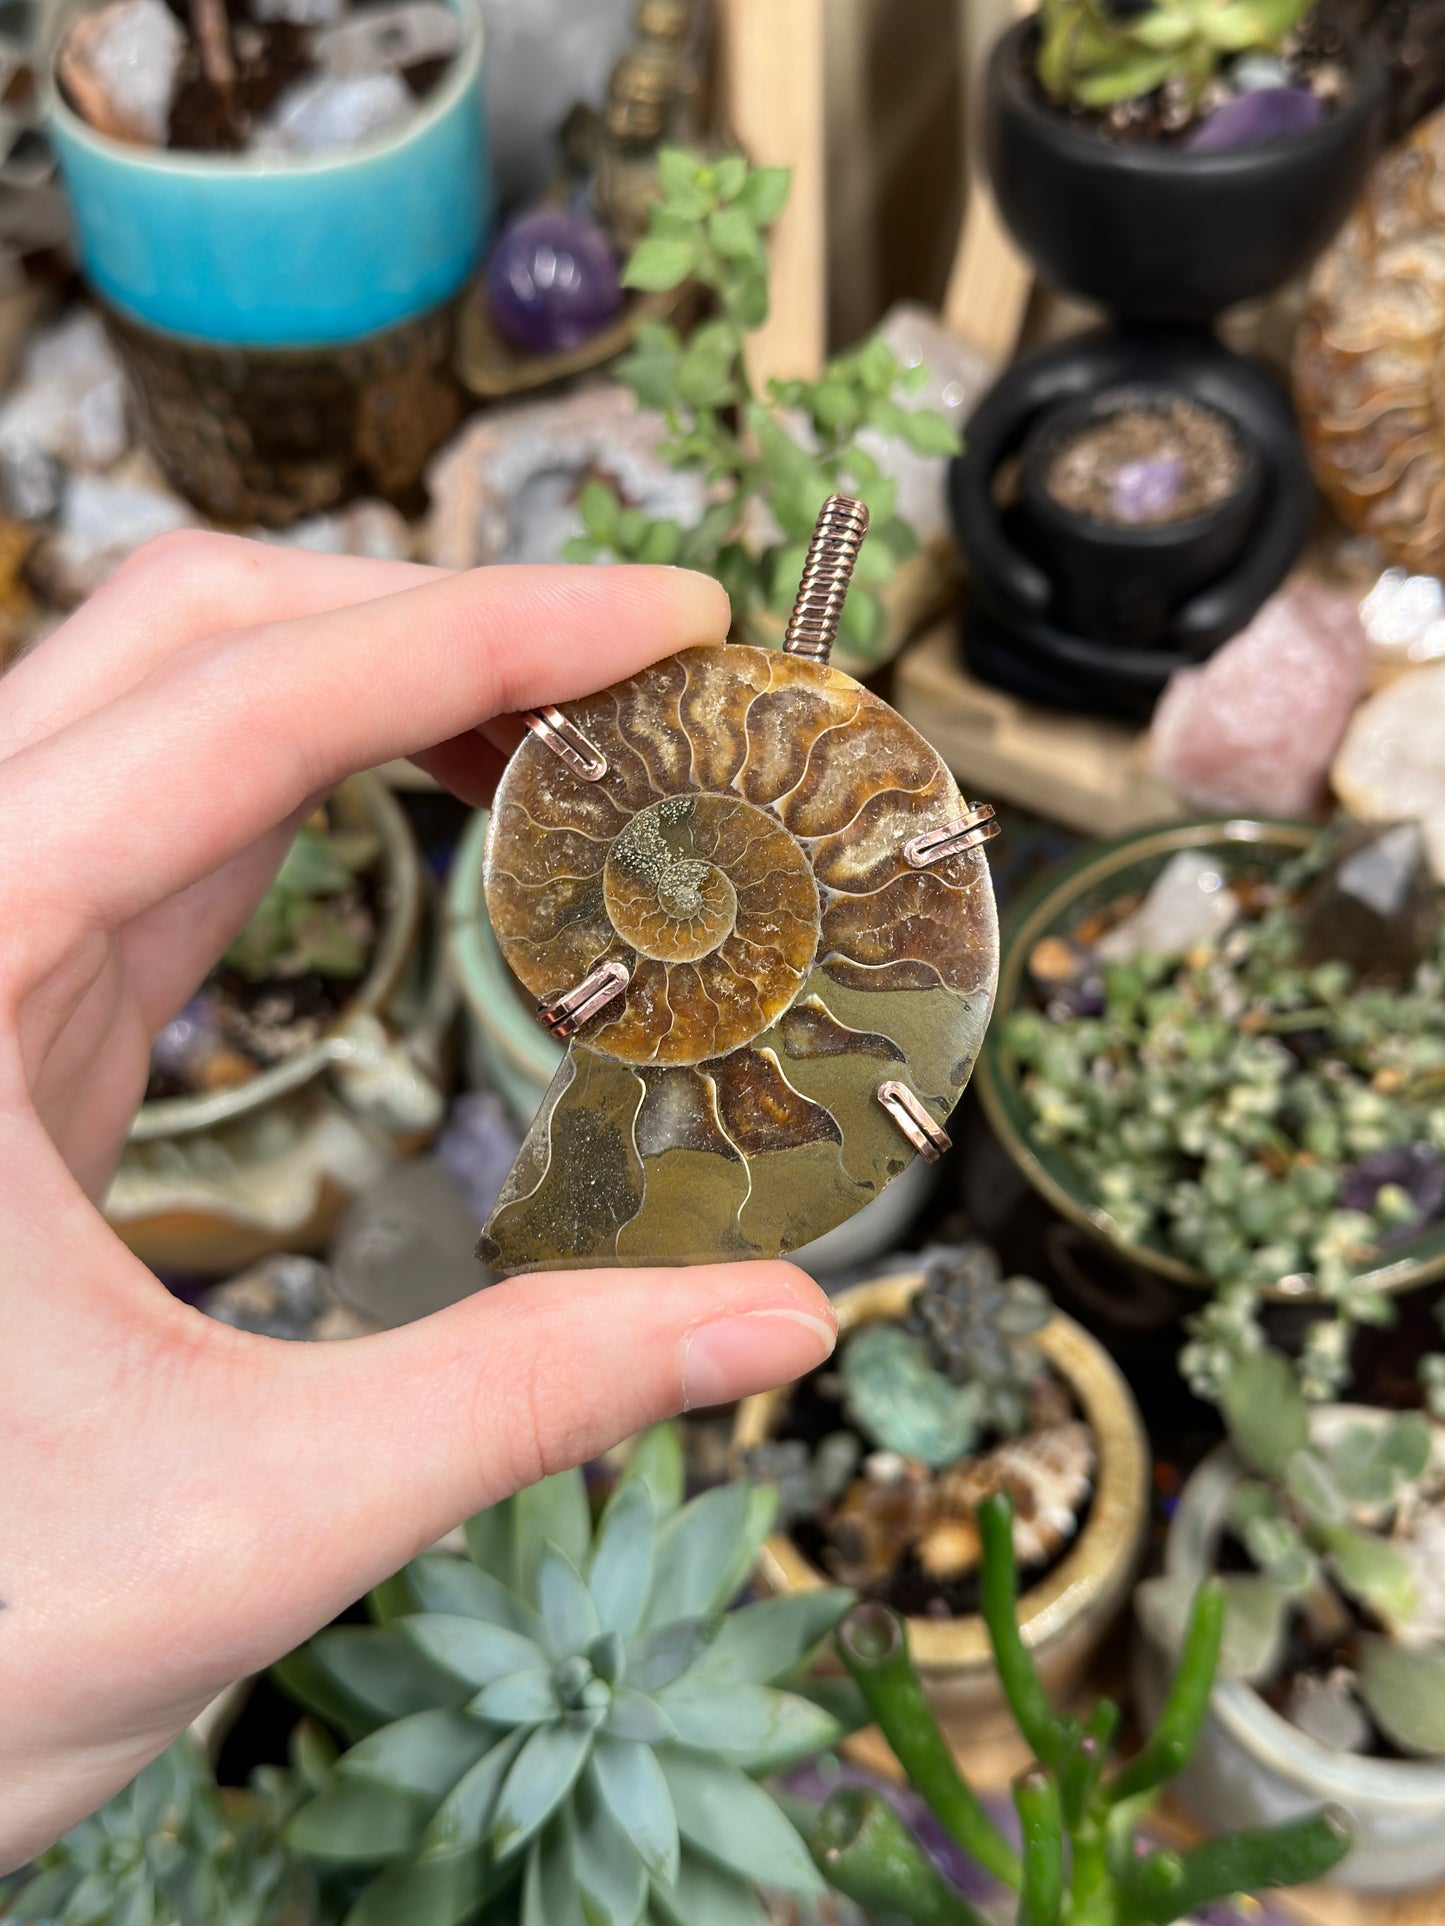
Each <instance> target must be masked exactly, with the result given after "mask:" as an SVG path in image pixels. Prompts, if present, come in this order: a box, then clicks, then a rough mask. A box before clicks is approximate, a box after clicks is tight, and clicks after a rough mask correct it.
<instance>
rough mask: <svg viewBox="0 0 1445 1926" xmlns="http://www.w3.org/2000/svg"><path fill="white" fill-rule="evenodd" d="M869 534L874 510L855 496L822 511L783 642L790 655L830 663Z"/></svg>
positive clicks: (839, 498)
mask: <svg viewBox="0 0 1445 1926" xmlns="http://www.w3.org/2000/svg"><path fill="white" fill-rule="evenodd" d="M867 533H868V510H867V509H866V508H865V507H864V506H863V504H862V502H860V501H855V500H854V498H853V497H852V496H851V495H830V496H829V497H828V499H827V501H825V502H824V504H823V506H822V508H821V509H819V511H818V519H817V521H816V522H815V523H814V525H813V534H812V539H811V540H810V541H809V543H808V553H807V557H806V559H805V560H804V562H803V579H802V581H801V582H800V583H799V584H798V597H797V600H796V601H795V602H794V603H793V613H792V614H791V615H790V616H789V618H788V628H787V633H786V634H785V636H784V637H783V652H784V654H785V655H802V656H807V657H808V659H809V660H810V661H813V662H826V661H827V660H828V656H829V654H830V652H831V650H832V647H833V642H834V638H835V637H836V636H837V633H838V624H839V622H840V621H841V620H842V619H843V604H844V602H845V601H846V600H847V596H848V583H849V582H850V580H851V579H852V575H853V565H854V563H855V562H856V561H857V560H858V551H859V549H860V548H861V547H862V546H863V537H864V536H865V535H866V534H867Z"/></svg>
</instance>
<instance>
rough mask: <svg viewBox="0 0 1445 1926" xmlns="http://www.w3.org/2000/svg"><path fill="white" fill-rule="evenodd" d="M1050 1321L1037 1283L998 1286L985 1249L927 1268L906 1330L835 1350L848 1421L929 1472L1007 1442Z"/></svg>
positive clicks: (1021, 1424)
mask: <svg viewBox="0 0 1445 1926" xmlns="http://www.w3.org/2000/svg"><path fill="white" fill-rule="evenodd" d="M1052 1315H1053V1305H1052V1303H1051V1302H1050V1300H1049V1296H1048V1293H1047V1292H1046V1291H1045V1290H1044V1288H1043V1286H1042V1285H1041V1284H1036V1283H1035V1282H1034V1281H1033V1279H1032V1278H1028V1277H1010V1278H1004V1277H1003V1276H1001V1274H1000V1267H999V1263H998V1259H997V1258H996V1257H995V1255H994V1253H993V1252H992V1251H991V1250H989V1248H988V1247H987V1246H986V1245H984V1244H980V1243H969V1244H965V1245H963V1246H962V1247H961V1248H960V1249H959V1250H958V1251H957V1252H956V1253H947V1254H945V1255H943V1256H941V1257H939V1258H937V1259H936V1260H935V1261H934V1262H933V1263H932V1264H930V1265H929V1267H928V1270H927V1272H926V1275H925V1278H924V1283H923V1288H922V1289H921V1290H920V1291H919V1293H918V1295H917V1296H916V1297H915V1298H914V1300H913V1304H912V1307H911V1310H910V1313H909V1316H908V1318H907V1320H906V1321H905V1322H904V1323H901V1324H893V1323H878V1324H868V1325H865V1326H864V1327H863V1329H862V1330H860V1331H858V1332H857V1333H856V1334H855V1335H854V1336H853V1337H851V1338H850V1339H849V1340H848V1342H847V1344H846V1345H845V1346H844V1347H843V1354H842V1360H841V1365H840V1369H841V1372H842V1378H843V1386H844V1397H845V1400H846V1405H847V1411H848V1416H849V1417H850V1419H851V1420H852V1422H853V1423H854V1425H855V1426H856V1427H857V1429H858V1430H859V1431H860V1432H862V1434H863V1435H864V1437H865V1438H867V1439H868V1440H869V1441H870V1443H872V1444H874V1445H877V1446H879V1447H880V1448H881V1449H883V1450H885V1451H896V1452H898V1453H899V1454H900V1455H901V1456H903V1457H905V1458H916V1459H918V1460H920V1461H921V1462H922V1463H923V1464H925V1465H928V1466H929V1467H930V1468H931V1469H933V1470H935V1471H938V1470H942V1469H943V1467H944V1466H945V1465H950V1464H954V1463H956V1462H957V1460H958V1459H960V1458H963V1457H966V1456H967V1455H968V1454H969V1453H970V1452H971V1451H973V1450H975V1449H976V1448H977V1446H978V1445H979V1443H980V1441H981V1440H983V1439H985V1438H988V1437H994V1438H1015V1437H1017V1436H1018V1435H1019V1434H1020V1432H1022V1431H1023V1430H1024V1429H1025V1428H1026V1426H1027V1424H1028V1418H1029V1393H1030V1392H1031V1390H1032V1389H1033V1386H1034V1384H1035V1382H1036V1381H1037V1379H1038V1377H1039V1374H1040V1372H1041V1371H1042V1370H1043V1362H1044V1361H1043V1354H1042V1352H1041V1351H1040V1350H1039V1347H1038V1345H1037V1343H1036V1342H1035V1338H1036V1337H1037V1334H1038V1332H1039V1331H1041V1330H1042V1329H1043V1327H1044V1325H1045V1324H1047V1323H1048V1321H1049V1319H1050V1317H1051V1316H1052Z"/></svg>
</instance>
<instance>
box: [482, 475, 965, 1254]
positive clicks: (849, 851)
mask: <svg viewBox="0 0 1445 1926" xmlns="http://www.w3.org/2000/svg"><path fill="white" fill-rule="evenodd" d="M866 526H867V517H866V513H865V512H864V511H863V510H862V508H861V506H860V505H859V504H857V503H853V502H849V501H847V500H846V499H844V498H842V497H834V498H833V499H832V500H831V501H830V502H829V503H828V504H827V505H826V506H825V508H824V511H823V515H822V517H821V519H820V521H819V524H818V528H817V530H816V531H815V534H814V538H813V546H812V548H811V549H810V551H809V562H808V568H807V569H806V570H805V574H804V583H803V589H802V591H801V593H800V595H799V599H798V604H797V607H796V608H795V610H794V615H793V620H792V623H791V624H790V625H789V631H788V642H787V645H786V647H785V649H784V651H783V652H781V653H779V652H777V651H774V650H770V649H761V648H751V647H747V646H744V645H741V644H737V643H725V644H720V645H716V646H708V647H702V648H692V649H685V650H683V651H682V652H681V653H680V654H678V655H675V656H672V657H671V658H669V659H668V660H667V661H664V662H659V663H657V664H656V665H655V666H654V667H652V668H650V669H645V670H643V671H642V673H641V674H639V675H635V676H631V677H629V678H628V680H627V681H625V682H620V683H618V684H616V685H615V686H614V687H613V688H610V689H605V690H603V692H602V693H601V694H600V695H595V696H589V697H586V698H584V699H583V700H580V701H576V702H569V703H567V704H566V705H565V707H564V708H563V709H561V710H557V709H549V710H547V711H545V712H544V713H543V714H542V715H539V716H533V717H529V718H528V721H529V724H530V727H531V733H530V734H529V735H528V737H527V739H526V740H525V741H524V742H523V744H522V746H521V747H520V748H519V749H518V751H517V753H516V755H515V756H514V757H513V759H512V761H511V763H510V764H509V765H508V767H507V770H506V772H505V774H504V776H503V778H502V781H501V784H500V786H499V788H498V790H497V797H496V802H495V805H494V807H493V811H492V819H491V827H490V832H489V835H488V840H487V851H486V866H485V878H486V898H487V908H488V911H489V914H490V916H491V921H492V926H493V928H494V930H495V932H496V937H497V941H498V944H499V945H500V947H501V950H502V954H503V955H504V956H505V958H506V960H507V962H508V964H509V965H510V967H511V969H512V971H513V973H514V974H515V975H516V976H517V977H518V978H519V979H520V980H521V982H522V983H523V985H524V986H525V987H526V988H527V989H528V990H530V991H531V992H532V993H533V994H534V995H535V996H537V997H539V998H540V999H541V1002H540V1005H539V1015H540V1016H541V1017H542V1018H543V1020H544V1021H546V1022H548V1023H549V1024H550V1025H551V1027H552V1028H553V1030H554V1031H555V1032H556V1034H557V1035H559V1036H562V1037H566V1038H568V1039H570V1041H569V1047H568V1052H567V1056H566V1058H565V1060H564V1061H563V1063H562V1066H561V1068H560V1069H559V1070H558V1072H557V1075H556V1077H555V1079H554V1080H553V1083H552V1086H551V1088H550V1090H549V1091H548V1092H547V1095H546V1097H545V1099H544V1100H543V1104H542V1108H541V1110H540V1111H539V1113H538V1115H537V1118H536V1121H535V1122H534V1124H533V1125H532V1128H531V1131H530V1134H529V1135H528V1137H527V1140H526V1142H525V1144H524V1145H523V1147H522V1150H521V1152H520V1154H519V1155H518V1158H517V1161H516V1163H515V1165H514V1166H513V1168H512V1171H511V1174H510V1175H509V1177H508V1179H507V1182H506V1185H505V1187H504V1188H503V1191H502V1194H501V1197H500V1199H499V1200H498V1202H497V1205H496V1208H495V1209H494V1211H493V1212H492V1216H491V1218H490V1220H489V1222H488V1224H487V1227H486V1230H485V1232H484V1234H483V1237H482V1241H481V1244H480V1246H479V1248H478V1255H479V1256H481V1257H483V1258H484V1259H485V1260H486V1261H487V1262H488V1263H490V1264H492V1265H494V1266H495V1267H496V1268H498V1269H500V1270H505V1271H528V1270H539V1269H549V1270H550V1269H558V1268H565V1267H569V1266H573V1267H575V1266H583V1265H599V1264H623V1263H647V1262H671V1263H694V1262H695V1263H702V1262H707V1261H709V1260H717V1259H721V1258H725V1257H773V1256H779V1255H781V1254H782V1253H784V1252H786V1251H790V1250H794V1249H796V1248H797V1247H798V1246H800V1245H802V1244H806V1243H808V1242H809V1241H810V1240H811V1239H813V1238H815V1237H819V1236H821V1235H822V1233H823V1232H824V1231H826V1230H830V1229H831V1228H832V1227H833V1226H834V1225H835V1224H839V1223H841V1222H842V1221H843V1220H844V1219H845V1218H847V1217H850V1216H851V1215H852V1214H853V1212H855V1211H856V1210H858V1209H860V1208H861V1207H862V1206H863V1205H864V1204H866V1203H867V1202H868V1201H869V1200H870V1199H871V1198H873V1197H876V1196H877V1195H878V1193H879V1191H880V1190H881V1189H882V1188H883V1186H884V1185H885V1184H886V1183H888V1181H889V1180H890V1179H891V1178H893V1177H896V1176H897V1175H898V1173H899V1172H900V1171H901V1170H903V1169H904V1168H905V1166H906V1165H907V1164H908V1163H910V1162H911V1161H912V1159H913V1157H914V1156H915V1155H919V1156H924V1157H928V1158H934V1157H937V1156H938V1154H939V1152H940V1150H942V1149H943V1148H946V1147H947V1144H948V1138H947V1135H946V1134H945V1131H944V1123H945V1120H946V1119H947V1117H948V1114H949V1112H950V1111H951V1110H952V1108H953V1106H954V1104H955V1103H956V1102H957V1101H958V1098H959V1096H960V1094H961V1093H962V1091H963V1088H964V1085H965V1084H966V1083H967V1081H968V1077H969V1072H970V1070H971V1069H972V1067H973V1062H974V1059H975V1057H976V1056H977V1054H978V1049H979V1045H980V1043H981V1041H982V1038H983V1032H984V1027H985V1025H986V1024H987V1022H988V1017H989V1013H990V1010H991V1008H992V1003H993V996H994V989H995V982H996V977H997V969H998V924H997V915H996V912H995V908H994V899H993V888H992V884H991V881H990V878H989V873H988V864H987V862H986V860H985V858H984V855H983V852H982V848H981V845H982V844H983V843H984V842H985V841H986V840H987V838H988V837H989V836H991V835H992V834H993V833H994V832H995V829H996V825H995V824H994V823H993V821H992V816H993V812H992V810H991V809H989V808H987V807H986V806H979V807H976V808H974V809H970V808H968V807H967V805H965V803H964V801H963V798H962V797H961V795H960V794H959V790H958V786H957V784H956V783H955V782H954V779H953V777H952V776H951V775H950V774H949V772H948V770H947V769H946V768H945V766H944V764H943V762H942V760H941V759H940V758H939V756H938V755H937V753H936V752H935V751H934V750H933V749H932V748H930V747H929V745H928V743H926V742H925V741H924V740H923V738H922V737H921V736H920V735H919V734H918V733H917V731H916V730H914V729H912V728H910V727H909V725H908V724H907V723H906V722H904V721H903V719H902V717H901V716H899V715H897V714H896V713H895V712H894V711H893V710H892V709H890V708H889V707H888V705H887V704H886V703H885V702H882V701H880V700H879V699H878V697H877V696H874V695H871V694H870V693H869V692H868V691H867V690H866V689H863V688H861V687H860V686H859V684H858V683H856V682H854V681H853V680H852V679H851V678H850V677H848V676H846V675H843V674H840V673H839V671H838V670H836V669H832V668H830V667H829V666H828V665H827V661H826V659H825V658H826V655H827V650H828V647H829V645H830V643H831V640H832V636H833V633H834V632H835V631H836V628H837V620H838V614H839V612H840V610H841V606H842V599H843V595H844V593H845V592H846V587H847V579H848V575H849V573H850V572H851V568H852V562H853V558H854V557H855V556H856V553H857V548H858V543H859V542H860V541H861V539H862V534H863V531H864V529H865V528H866Z"/></svg>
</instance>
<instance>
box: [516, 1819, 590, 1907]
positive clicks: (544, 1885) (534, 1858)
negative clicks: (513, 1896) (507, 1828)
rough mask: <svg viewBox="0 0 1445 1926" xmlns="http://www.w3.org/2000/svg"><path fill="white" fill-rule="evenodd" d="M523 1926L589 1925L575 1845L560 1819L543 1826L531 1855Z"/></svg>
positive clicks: (529, 1857)
mask: <svg viewBox="0 0 1445 1926" xmlns="http://www.w3.org/2000/svg"><path fill="white" fill-rule="evenodd" d="M521 1926H586V1921H585V1920H584V1919H583V1917H582V1903H581V1900H580V1898H579V1897H578V1893H577V1874H576V1870H575V1868H574V1867H573V1864H572V1846H571V1842H570V1839H569V1837H568V1830H567V1827H566V1825H565V1823H564V1822H563V1820H562V1819H560V1818H558V1819H554V1820H553V1821H552V1823H551V1824H550V1825H549V1826H546V1827H544V1828H543V1830H542V1831H541V1832H540V1833H539V1834H538V1835H537V1837H536V1839H534V1840H533V1842H532V1850H531V1851H530V1852H529V1853H528V1854H527V1871H526V1876H525V1878H524V1879H523V1882H522V1919H521Z"/></svg>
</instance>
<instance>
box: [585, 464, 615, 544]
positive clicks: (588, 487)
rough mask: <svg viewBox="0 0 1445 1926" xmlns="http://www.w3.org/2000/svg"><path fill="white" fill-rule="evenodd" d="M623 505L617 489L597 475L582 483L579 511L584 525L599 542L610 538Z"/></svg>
mask: <svg viewBox="0 0 1445 1926" xmlns="http://www.w3.org/2000/svg"><path fill="white" fill-rule="evenodd" d="M621 506H622V504H621V503H620V502H619V501H618V499H617V491H616V490H615V489H613V488H611V487H609V486H608V484H607V483H606V482H605V481H603V480H601V479H600V477H598V476H596V475H593V476H592V477H590V479H589V480H587V481H585V482H584V483H583V484H582V490H581V493H580V494H579V495H578V497H577V513H578V514H579V515H580V516H581V517H582V526H583V527H584V528H585V529H586V530H587V533H588V534H589V535H594V536H596V538H597V540H598V541H599V542H605V541H608V540H610V538H611V535H612V531H613V530H614V529H615V528H616V526H617V516H618V512H619V510H620V508H621Z"/></svg>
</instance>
